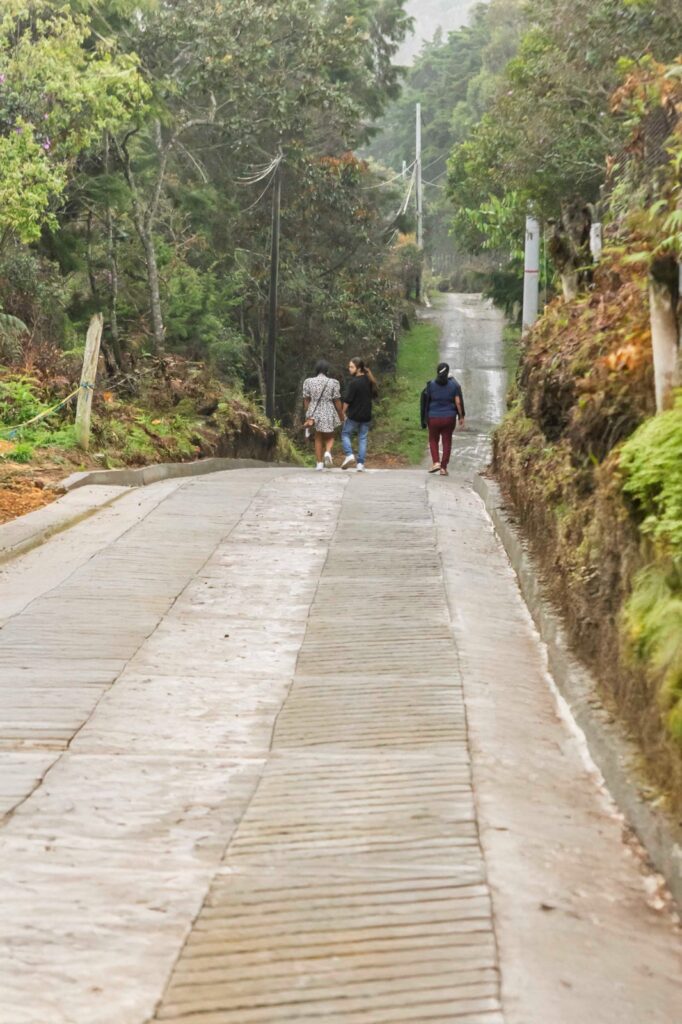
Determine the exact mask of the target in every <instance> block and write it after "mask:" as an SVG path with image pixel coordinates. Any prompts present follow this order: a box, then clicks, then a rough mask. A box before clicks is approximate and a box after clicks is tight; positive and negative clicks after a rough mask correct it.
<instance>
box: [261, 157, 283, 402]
mask: <svg viewBox="0 0 682 1024" xmlns="http://www.w3.org/2000/svg"><path fill="white" fill-rule="evenodd" d="M281 204H282V165H281V163H280V164H278V165H277V168H276V170H275V177H274V180H273V183H272V240H271V243H270V311H269V316H268V346H267V351H266V355H265V415H266V416H267V417H268V418H269V419H271V420H272V419H274V418H275V377H276V375H277V306H278V301H277V300H278V287H279V233H280V220H281V217H280V210H281Z"/></svg>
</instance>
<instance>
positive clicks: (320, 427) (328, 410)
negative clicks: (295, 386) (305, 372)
mask: <svg viewBox="0 0 682 1024" xmlns="http://www.w3.org/2000/svg"><path fill="white" fill-rule="evenodd" d="M303 397H304V398H309V399H310V403H309V405H308V411H307V413H306V415H307V416H310V417H312V419H314V420H315V430H317V431H319V432H320V433H321V434H331V433H333V432H334V430H336V428H337V427H338V425H339V424H340V422H341V420H340V419H339V415H338V413H337V411H336V409H335V408H334V400H335V399H337V400H339V399H340V398H341V387H340V385H339V382H338V380H334V379H333V377H325V375H324V374H323V373H318V375H317V377H308V378H307V380H304V382H303Z"/></svg>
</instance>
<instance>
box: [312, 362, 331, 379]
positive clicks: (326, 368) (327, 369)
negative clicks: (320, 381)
mask: <svg viewBox="0 0 682 1024" xmlns="http://www.w3.org/2000/svg"><path fill="white" fill-rule="evenodd" d="M314 372H315V376H316V377H317V376H318V375H319V374H320V373H323V374H324V375H325V377H328V376H329V374H330V373H331V372H332V368H331V364H330V363H328V362H327V360H326V359H318V360H317V362H316V363H315V371H314Z"/></svg>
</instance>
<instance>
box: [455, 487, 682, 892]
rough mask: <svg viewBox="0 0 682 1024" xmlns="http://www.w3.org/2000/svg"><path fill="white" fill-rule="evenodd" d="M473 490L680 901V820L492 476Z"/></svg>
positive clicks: (593, 738) (587, 730)
mask: <svg viewBox="0 0 682 1024" xmlns="http://www.w3.org/2000/svg"><path fill="white" fill-rule="evenodd" d="M474 490H475V491H476V493H477V494H479V495H480V497H481V498H482V499H483V503H484V505H485V507H486V511H487V513H488V515H489V516H490V518H491V519H492V522H493V525H494V527H495V532H496V533H497V535H498V537H499V538H500V540H501V542H502V545H503V547H504V549H505V553H506V554H507V557H508V558H509V561H510V563H511V565H512V568H513V569H514V572H515V573H516V577H517V580H518V583H519V587H520V590H521V593H522V595H523V598H524V601H525V603H526V606H527V607H528V610H529V612H530V613H531V616H532V618H533V622H534V623H535V625H536V627H537V629H538V632H539V634H540V636H541V638H542V640H543V642H544V644H545V647H546V652H547V665H548V668H549V670H550V672H551V675H552V678H553V679H554V682H555V683H556V685H557V686H558V688H559V690H560V692H561V694H562V696H563V697H564V698H565V699H566V701H567V702H568V705H569V708H570V712H571V714H572V716H573V718H574V719H575V721H576V722H577V724H578V725H579V727H580V728H581V729H582V730H583V732H584V734H585V737H586V739H587V743H588V746H589V749H590V754H591V756H592V758H593V760H594V761H595V763H596V764H597V766H598V768H599V770H600V772H601V773H602V775H603V777H604V779H605V781H606V785H607V787H608V789H609V792H610V793H611V795H612V796H613V798H614V799H615V802H616V803H617V804H618V807H619V808H620V809H621V810H622V811H623V812H624V813H625V816H626V818H627V821H628V823H629V825H630V826H631V827H632V828H633V829H634V830H635V832H636V833H637V836H638V837H639V839H640V840H641V841H642V842H643V844H644V846H645V848H646V850H647V853H648V854H649V856H650V858H651V860H652V861H653V863H654V864H655V866H656V867H657V869H658V870H659V871H660V872H661V874H662V875H663V877H664V878H665V880H666V882H667V885H668V887H669V889H670V891H671V893H672V895H673V897H674V898H675V900H676V901H677V903H678V904H682V821H677V820H675V818H674V816H673V815H672V814H670V813H667V812H666V810H665V808H664V807H663V806H661V805H660V802H659V801H655V800H653V799H652V797H651V796H650V795H648V794H647V787H646V777H645V776H644V774H643V772H642V766H641V752H640V750H639V748H638V747H637V744H636V743H635V741H634V740H633V739H631V738H630V737H628V735H627V733H626V732H625V729H624V728H623V726H622V725H621V724H619V723H618V722H617V721H616V720H614V718H613V715H612V714H610V713H609V711H608V710H607V709H606V708H605V707H604V705H603V704H602V703H601V701H600V699H599V697H598V693H599V690H598V686H597V682H596V680H595V679H594V677H593V676H592V674H591V673H590V672H589V671H588V669H587V668H585V667H584V666H583V665H582V664H581V663H580V662H579V661H578V660H577V658H576V656H575V654H574V653H573V651H572V650H571V646H570V644H569V641H568V637H567V635H566V630H565V628H564V625H563V622H562V620H561V616H560V614H559V613H558V611H556V610H555V608H554V607H552V604H551V602H550V600H549V599H548V597H547V596H546V594H545V591H544V587H543V583H542V578H541V576H540V574H539V573H538V571H537V567H536V565H535V563H534V560H533V558H532V556H531V554H530V552H529V551H528V550H527V546H526V544H525V543H524V542H523V539H522V537H521V535H520V533H519V532H518V530H517V529H516V527H515V526H514V524H513V523H512V522H511V520H510V518H509V516H508V514H507V512H506V511H505V508H504V503H503V499H502V494H501V492H500V489H499V487H498V486H497V484H496V483H495V482H494V481H493V480H489V479H487V478H485V477H483V476H477V477H475V478H474Z"/></svg>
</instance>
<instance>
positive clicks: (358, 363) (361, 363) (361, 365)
mask: <svg viewBox="0 0 682 1024" xmlns="http://www.w3.org/2000/svg"><path fill="white" fill-rule="evenodd" d="M350 362H351V363H352V364H353V366H355V367H356V368H357V370H358V372H359V373H361V374H364V375H365V377H367V380H368V381H369V382H370V384H371V385H372V398H377V397H378V395H379V385H378V384H377V382H376V378H375V376H374V374H373V373H372V371H371V370H370V368H369V366H367V364H366V363H365V360H364V359H358V358H356V357H355V356H353V358H352V359H351V360H350Z"/></svg>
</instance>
